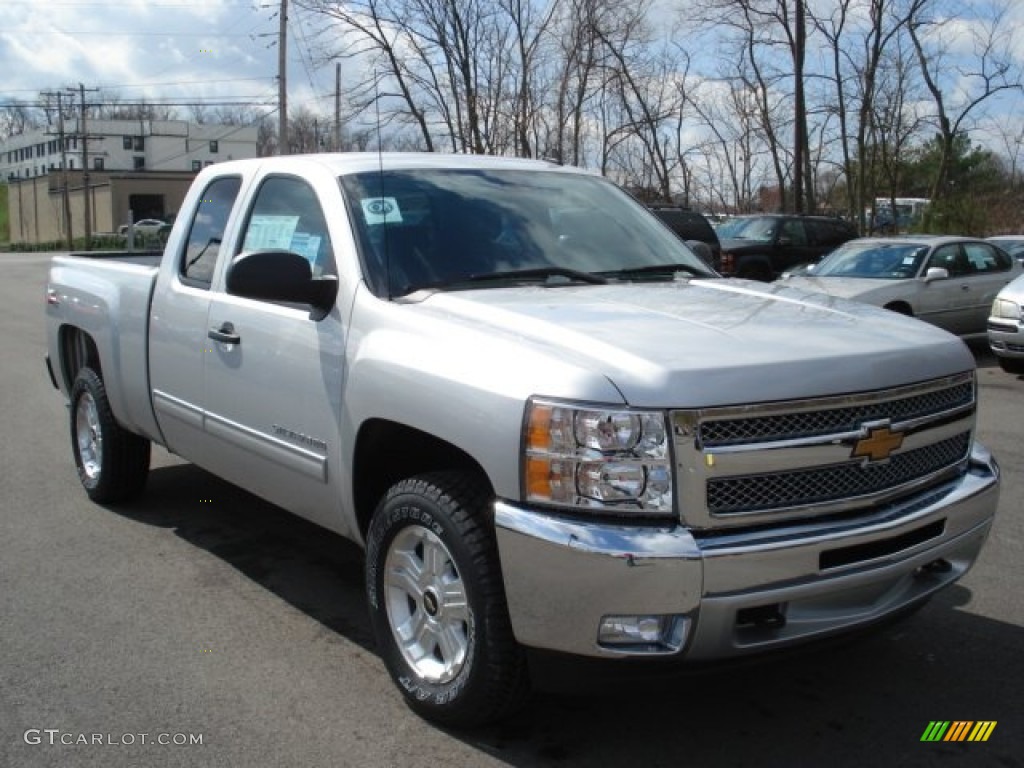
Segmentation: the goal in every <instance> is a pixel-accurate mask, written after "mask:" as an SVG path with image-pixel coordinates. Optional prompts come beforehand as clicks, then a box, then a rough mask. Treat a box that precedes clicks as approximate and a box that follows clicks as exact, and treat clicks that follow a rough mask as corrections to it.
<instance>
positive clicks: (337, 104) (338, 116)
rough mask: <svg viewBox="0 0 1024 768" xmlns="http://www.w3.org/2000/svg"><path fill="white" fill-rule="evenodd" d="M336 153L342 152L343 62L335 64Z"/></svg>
mask: <svg viewBox="0 0 1024 768" xmlns="http://www.w3.org/2000/svg"><path fill="white" fill-rule="evenodd" d="M334 151H335V152H341V62H340V61H336V62H334Z"/></svg>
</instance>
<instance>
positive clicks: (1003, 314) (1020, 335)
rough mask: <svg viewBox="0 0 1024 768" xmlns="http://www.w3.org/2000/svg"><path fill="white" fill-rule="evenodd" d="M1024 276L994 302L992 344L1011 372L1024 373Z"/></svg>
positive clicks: (991, 326) (990, 325) (1004, 367)
mask: <svg viewBox="0 0 1024 768" xmlns="http://www.w3.org/2000/svg"><path fill="white" fill-rule="evenodd" d="M1022 307H1024V277H1018V278H1017V279H1016V280H1014V281H1013V282H1012V283H1010V284H1009V285H1008V286H1006V287H1005V288H1003V290H1001V291H1000V292H999V295H998V296H996V298H995V301H993V302H992V314H991V315H990V316H989V318H988V345H989V346H990V347H991V348H992V351H993V352H995V354H996V357H997V358H998V359H999V365H1000V366H1002V369H1003V370H1004V371H1006V372H1007V373H1024V311H1022V310H1021V308H1022Z"/></svg>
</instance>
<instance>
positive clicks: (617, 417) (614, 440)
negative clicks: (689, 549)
mask: <svg viewBox="0 0 1024 768" xmlns="http://www.w3.org/2000/svg"><path fill="white" fill-rule="evenodd" d="M668 441H669V437H668V431H667V430H666V427H665V414H664V413H662V412H660V411H632V410H625V409H621V408H600V407H594V406H583V405H567V404H564V403H554V402H550V401H546V400H531V401H530V402H529V403H528V404H527V407H526V424H525V435H524V439H523V453H524V455H523V459H522V467H523V470H522V471H523V488H524V491H525V496H526V500H527V501H535V502H541V503H544V504H556V505H558V506H564V507H574V508H584V509H587V510H591V511H600V510H604V511H607V512H611V513H614V514H638V515H647V516H649V515H671V514H672V505H673V493H672V468H671V463H670V462H671V457H670V456H669V449H668Z"/></svg>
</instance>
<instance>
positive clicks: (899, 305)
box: [884, 301, 914, 317]
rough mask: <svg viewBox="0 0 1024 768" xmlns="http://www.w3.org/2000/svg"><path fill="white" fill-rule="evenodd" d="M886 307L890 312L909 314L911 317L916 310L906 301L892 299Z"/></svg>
mask: <svg viewBox="0 0 1024 768" xmlns="http://www.w3.org/2000/svg"><path fill="white" fill-rule="evenodd" d="M884 308H885V309H888V310H889V311H890V312H899V313H900V314H901V315H908V316H910V317H913V316H914V310H912V309H911V308H910V305H909V304H907V302H905V301H890V302H889V303H888V304H886V305H885V307H884Z"/></svg>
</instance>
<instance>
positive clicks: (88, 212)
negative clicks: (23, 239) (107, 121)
mask: <svg viewBox="0 0 1024 768" xmlns="http://www.w3.org/2000/svg"><path fill="white" fill-rule="evenodd" d="M90 90H95V89H90ZM78 96H79V100H80V104H81V108H82V119H81V129H82V186H83V187H84V194H85V250H87V251H89V250H92V245H91V244H92V200H91V199H90V198H91V196H92V190H91V189H90V186H89V152H88V150H87V149H86V147H88V145H89V128H88V126H87V125H86V124H85V86H84V85H82V84H81V83H79V84H78Z"/></svg>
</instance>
